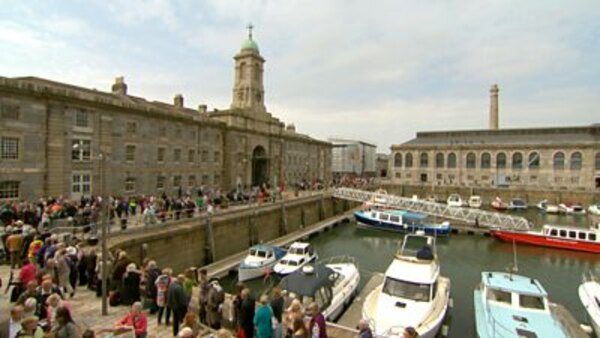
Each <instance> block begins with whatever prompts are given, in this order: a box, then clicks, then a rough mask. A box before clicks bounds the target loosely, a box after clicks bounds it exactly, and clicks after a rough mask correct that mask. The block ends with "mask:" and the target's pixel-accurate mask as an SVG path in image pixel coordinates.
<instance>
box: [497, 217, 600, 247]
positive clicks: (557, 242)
mask: <svg viewBox="0 0 600 338" xmlns="http://www.w3.org/2000/svg"><path fill="white" fill-rule="evenodd" d="M491 233H492V236H494V237H497V238H499V239H501V240H503V241H507V242H512V241H515V242H517V243H524V244H530V245H538V246H547V247H552V248H560V249H566V250H576V251H585V252H593V253H600V223H599V224H598V225H596V226H595V227H591V228H588V229H586V228H578V227H570V226H561V225H544V226H543V227H542V230H541V231H532V230H530V231H519V230H500V229H492V230H491Z"/></svg>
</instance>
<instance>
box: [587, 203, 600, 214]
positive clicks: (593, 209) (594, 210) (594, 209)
mask: <svg viewBox="0 0 600 338" xmlns="http://www.w3.org/2000/svg"><path fill="white" fill-rule="evenodd" d="M588 212H589V213H590V214H592V215H596V216H599V215H600V203H597V204H592V205H590V206H589V207H588Z"/></svg>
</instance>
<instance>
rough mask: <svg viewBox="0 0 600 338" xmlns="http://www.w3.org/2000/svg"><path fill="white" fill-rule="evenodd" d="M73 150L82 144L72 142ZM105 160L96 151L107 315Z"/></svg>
mask: <svg viewBox="0 0 600 338" xmlns="http://www.w3.org/2000/svg"><path fill="white" fill-rule="evenodd" d="M72 148H73V150H78V151H82V150H83V149H82V146H81V145H80V143H79V142H77V143H73V145H72ZM105 160H106V155H105V154H104V153H103V152H102V151H99V152H98V161H99V162H100V199H101V204H100V216H101V218H102V219H101V225H100V228H101V238H100V241H101V242H100V243H101V246H102V261H101V262H102V276H101V277H102V315H103V316H106V315H108V296H107V295H108V290H107V289H108V285H107V274H108V272H107V269H106V266H107V264H108V263H107V260H108V258H107V257H108V253H107V249H106V228H107V223H106V219H107V217H108V203H106V196H105V189H104V175H105V172H104V171H105V168H104V164H105Z"/></svg>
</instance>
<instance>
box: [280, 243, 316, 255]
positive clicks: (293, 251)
mask: <svg viewBox="0 0 600 338" xmlns="http://www.w3.org/2000/svg"><path fill="white" fill-rule="evenodd" d="M287 253H288V254H290V255H299V256H312V255H314V249H313V246H312V245H310V243H301V242H295V243H293V244H292V245H291V246H290V249H289V250H288V252H287Z"/></svg>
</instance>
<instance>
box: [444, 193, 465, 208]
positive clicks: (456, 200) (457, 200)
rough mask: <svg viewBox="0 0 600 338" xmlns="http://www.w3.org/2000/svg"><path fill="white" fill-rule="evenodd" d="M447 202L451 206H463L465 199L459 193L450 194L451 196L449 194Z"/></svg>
mask: <svg viewBox="0 0 600 338" xmlns="http://www.w3.org/2000/svg"><path fill="white" fill-rule="evenodd" d="M446 204H448V206H451V207H462V206H463V200H462V197H460V195H459V194H450V196H448V199H447V200H446Z"/></svg>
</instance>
